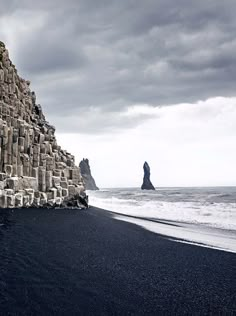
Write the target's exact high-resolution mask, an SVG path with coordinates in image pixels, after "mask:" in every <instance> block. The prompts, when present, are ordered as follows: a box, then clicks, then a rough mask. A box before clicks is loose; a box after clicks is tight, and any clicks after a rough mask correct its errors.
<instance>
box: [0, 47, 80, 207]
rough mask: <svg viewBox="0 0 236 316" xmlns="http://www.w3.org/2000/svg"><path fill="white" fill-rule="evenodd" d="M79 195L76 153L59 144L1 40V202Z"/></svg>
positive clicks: (52, 201)
mask: <svg viewBox="0 0 236 316" xmlns="http://www.w3.org/2000/svg"><path fill="white" fill-rule="evenodd" d="M78 195H80V196H81V195H82V196H86V194H85V189H84V185H83V181H82V177H81V173H80V168H79V167H78V166H76V165H75V162H74V156H73V155H71V154H70V153H68V152H67V151H66V150H63V149H61V147H60V146H58V144H57V140H56V137H55V128H54V127H53V126H52V125H50V124H49V123H48V122H47V121H46V119H45V116H44V114H43V111H42V108H41V106H40V105H39V104H37V103H36V95H35V93H34V92H31V90H30V81H26V80H24V79H22V78H21V77H19V75H18V73H17V70H16V68H15V66H14V65H13V64H12V62H11V61H10V59H9V55H8V51H7V49H6V48H5V45H4V43H2V42H0V207H1V208H7V207H12V208H13V207H29V206H37V207H38V206H45V205H58V206H59V205H61V204H62V203H63V201H66V200H71V199H73V196H78Z"/></svg>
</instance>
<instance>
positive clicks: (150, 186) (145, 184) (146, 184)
mask: <svg viewBox="0 0 236 316" xmlns="http://www.w3.org/2000/svg"><path fill="white" fill-rule="evenodd" d="M143 171H144V176H143V184H142V186H141V189H142V190H155V188H154V186H153V184H152V182H151V180H150V167H149V165H148V163H147V162H146V161H145V163H144V165H143Z"/></svg>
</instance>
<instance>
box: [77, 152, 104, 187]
mask: <svg viewBox="0 0 236 316" xmlns="http://www.w3.org/2000/svg"><path fill="white" fill-rule="evenodd" d="M79 167H80V171H81V175H82V178H83V180H84V185H85V189H86V190H99V188H98V187H97V186H96V183H95V180H94V178H93V177H92V174H91V169H90V166H89V160H88V159H87V158H86V159H83V160H81V162H80V164H79Z"/></svg>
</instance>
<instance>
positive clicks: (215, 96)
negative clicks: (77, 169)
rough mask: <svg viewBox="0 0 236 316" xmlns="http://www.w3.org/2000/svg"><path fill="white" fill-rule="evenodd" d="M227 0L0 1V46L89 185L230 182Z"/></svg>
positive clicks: (232, 102)
mask: <svg viewBox="0 0 236 316" xmlns="http://www.w3.org/2000/svg"><path fill="white" fill-rule="evenodd" d="M235 12H236V1H235V0H224V1H222V0H178V1H177V0H145V1H144V0H119V1H118V0H117V1H116V0H99V1H97V0H57V1H56V0H41V1H33V0H21V1H18V0H8V1H5V0H0V40H2V41H4V42H5V43H6V45H7V47H8V49H9V51H10V57H11V59H12V61H13V63H14V64H15V65H16V67H17V69H18V72H19V74H20V75H21V76H22V77H24V78H25V79H29V80H30V81H31V87H32V89H33V90H35V91H36V95H37V101H38V103H40V104H41V105H42V107H43V109H44V112H45V114H46V117H47V119H48V120H49V121H50V123H52V124H53V125H55V126H56V129H57V135H58V139H59V141H60V143H61V144H62V145H63V147H65V149H68V150H70V151H71V152H73V153H74V154H75V155H76V158H77V161H78V162H79V160H80V159H82V158H83V157H88V158H89V159H90V164H91V168H92V172H93V174H94V177H95V180H96V182H97V184H98V186H100V187H110V186H113V187H114V186H140V185H141V182H142V165H143V162H144V161H145V160H147V161H148V162H149V165H150V167H151V177H152V181H153V184H154V185H155V186H163V185H164V186H173V185H177V186H181V185H236V168H235V161H236V98H235V97H236V88H235V79H236V54H235V52H236V37H235V34H236V19H235Z"/></svg>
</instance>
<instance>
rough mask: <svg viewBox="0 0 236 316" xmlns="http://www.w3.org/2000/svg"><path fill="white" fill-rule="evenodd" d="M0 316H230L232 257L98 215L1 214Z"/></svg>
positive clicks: (234, 303)
mask: <svg viewBox="0 0 236 316" xmlns="http://www.w3.org/2000/svg"><path fill="white" fill-rule="evenodd" d="M0 224H1V226H0V306H1V312H0V313H1V315H220V314H221V315H222V314H223V315H226V314H227V315H233V314H236V298H235V290H236V282H235V272H236V271H235V266H236V255H235V254H233V253H227V252H224V251H219V250H213V249H207V248H202V247H197V246H193V245H188V244H182V243H177V242H174V241H170V240H168V239H167V238H166V237H164V236H160V235H157V234H154V233H151V232H149V231H146V230H144V229H142V228H141V227H139V226H136V225H133V224H130V223H126V222H123V221H118V220H116V219H114V218H112V216H111V214H109V213H108V212H106V211H104V210H100V209H97V208H93V207H91V208H90V209H89V210H88V211H78V210H53V211H52V210H50V211H47V210H39V209H38V210H37V209H35V210H30V209H28V210H27V209H24V210H15V211H9V210H0Z"/></svg>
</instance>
